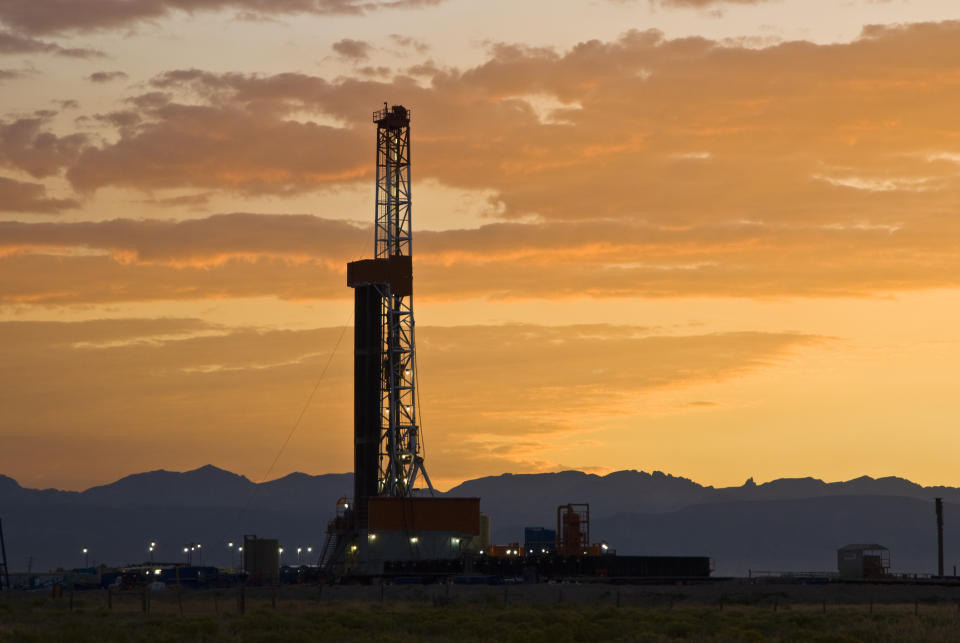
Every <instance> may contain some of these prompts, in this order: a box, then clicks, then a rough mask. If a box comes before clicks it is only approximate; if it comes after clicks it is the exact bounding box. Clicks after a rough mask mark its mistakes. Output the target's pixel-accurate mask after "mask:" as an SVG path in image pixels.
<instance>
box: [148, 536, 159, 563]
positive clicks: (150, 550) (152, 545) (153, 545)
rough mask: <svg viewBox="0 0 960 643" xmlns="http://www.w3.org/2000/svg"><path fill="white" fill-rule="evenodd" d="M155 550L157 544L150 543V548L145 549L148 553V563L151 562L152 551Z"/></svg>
mask: <svg viewBox="0 0 960 643" xmlns="http://www.w3.org/2000/svg"><path fill="white" fill-rule="evenodd" d="M156 548H157V543H155V542H153V541H150V547H148V548H147V551H148V552H150V562H151V563H152V562H153V550H154V549H156Z"/></svg>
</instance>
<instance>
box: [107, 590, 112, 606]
mask: <svg viewBox="0 0 960 643" xmlns="http://www.w3.org/2000/svg"><path fill="white" fill-rule="evenodd" d="M107 609H108V610H112V609H113V588H112V587H108V588H107Z"/></svg>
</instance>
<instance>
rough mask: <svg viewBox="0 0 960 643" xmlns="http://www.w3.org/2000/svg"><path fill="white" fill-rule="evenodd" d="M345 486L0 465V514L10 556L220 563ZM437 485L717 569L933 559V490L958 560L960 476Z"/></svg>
mask: <svg viewBox="0 0 960 643" xmlns="http://www.w3.org/2000/svg"><path fill="white" fill-rule="evenodd" d="M352 485H353V476H352V474H350V473H340V474H325V475H316V476H315V475H308V474H305V473H292V474H290V475H288V476H284V477H283V478H278V479H276V480H271V481H269V482H265V483H262V484H257V483H254V482H252V481H251V480H250V479H248V478H246V477H245V476H242V475H238V474H235V473H232V472H230V471H226V470H224V469H220V468H218V467H215V466H213V465H206V466H203V467H200V468H198V469H193V470H191V471H184V472H176V471H167V470H163V469H159V470H156V471H149V472H144V473H138V474H133V475H129V476H126V477H124V478H121V479H120V480H117V481H116V482H113V483H110V484H105V485H99V486H96V487H92V488H90V489H87V490H85V491H82V492H75V491H58V490H55V489H44V490H38V489H27V488H24V487H22V486H21V485H20V484H18V483H17V481H16V480H14V479H13V478H10V477H7V476H2V475H0V516H2V517H3V519H4V527H5V532H6V533H5V535H6V537H7V548H8V551H9V552H10V556H11V567H13V568H14V569H18V568H19V567H20V566H21V564H20V563H19V562H18V561H22V560H25V557H26V556H32V557H34V558H35V560H36V565H38V566H39V568H53V567H60V566H66V567H70V566H76V565H78V564H79V563H78V556H77V554H76V552H78V551H79V550H80V549H81V548H82V547H88V548H90V550H91V551H92V552H96V556H95V560H100V561H105V562H109V563H126V562H135V561H142V560H143V559H144V558H145V557H146V556H145V554H146V549H145V543H146V542H149V541H156V542H159V543H161V546H160V548H159V552H158V554H160V555H162V556H165V557H167V558H168V559H178V557H179V556H180V555H181V554H182V545H183V544H186V543H190V542H204V543H207V544H206V545H205V550H204V551H205V555H206V556H208V558H207V559H206V560H208V561H209V562H211V563H215V564H223V565H228V564H229V563H230V561H229V560H228V555H229V552H228V551H227V549H226V546H225V543H226V542H228V541H236V540H239V539H240V537H241V536H242V534H243V533H257V534H259V535H265V536H272V537H277V538H280V539H281V542H283V543H286V544H287V545H288V546H289V547H290V548H292V549H291V550H292V551H295V548H296V547H297V546H302V547H303V548H304V551H305V550H306V547H308V546H313V547H318V546H319V545H320V543H321V542H322V536H323V533H324V529H325V526H326V521H327V520H328V519H329V518H330V517H331V514H332V511H333V507H334V504H335V502H336V500H337V498H339V497H341V496H349V495H350V494H351V493H352ZM444 495H449V496H479V497H480V498H481V499H482V500H481V510H482V511H484V512H485V513H487V514H489V515H490V516H491V518H492V523H493V535H494V539H495V540H497V541H498V542H502V543H506V542H517V541H520V540H521V539H522V536H521V534H522V529H523V527H525V526H546V527H553V526H554V523H555V521H556V507H557V505H559V504H566V503H568V502H587V503H590V508H591V518H592V529H591V535H592V536H593V538H594V540H606V541H608V542H610V543H611V545H612V546H614V547H615V548H616V549H617V550H618V551H620V552H621V553H641V554H642V553H649V554H654V553H655V554H688V555H707V556H711V557H712V558H714V560H715V562H716V565H717V570H718V573H726V574H741V573H742V574H745V573H746V571H747V570H748V569H759V568H771V567H773V568H777V569H794V570H801V569H812V568H817V569H821V568H824V566H826V568H832V567H833V566H834V565H835V550H836V548H837V547H840V546H842V545H844V544H847V543H848V542H855V541H864V542H866V541H877V542H881V543H883V544H886V545H887V546H889V547H890V548H891V550H892V559H893V565H894V568H895V569H900V570H902V571H930V562H929V561H930V559H931V553H932V551H933V550H932V545H931V544H930V543H931V541H933V542H935V534H934V532H933V524H934V522H933V521H934V518H933V509H932V499H933V498H934V497H942V498H944V500H945V501H946V503H947V508H946V536H947V538H946V542H947V543H948V547H947V549H948V551H947V560H948V561H949V560H951V558H952V559H954V560H958V561H960V549H958V551H956V552H952V551H950V543H953V542H957V543H960V529H958V528H955V527H954V525H955V524H956V525H960V489H958V488H955V487H945V486H935V487H924V486H921V485H918V484H916V483H914V482H911V481H909V480H906V479H903V478H898V477H892V476H891V477H883V478H871V477H869V476H861V477H859V478H854V479H852V480H848V481H844V482H824V481H822V480H819V479H816V478H811V477H807V478H782V479H778V480H772V481H770V482H765V483H763V484H756V483H755V482H754V481H753V479H748V480H747V481H746V482H745V483H744V484H743V485H741V486H739V487H722V488H714V487H712V486H704V485H700V484H698V483H696V482H694V481H692V480H690V479H688V478H684V477H679V476H673V475H669V474H666V473H663V472H660V471H654V472H652V473H647V472H644V471H636V470H625V471H616V472H613V473H610V474H607V475H596V474H589V473H583V472H580V471H561V472H557V473H538V474H502V475H498V476H486V477H482V478H477V479H474V480H467V481H465V482H463V483H461V484H459V485H457V486H456V487H454V488H452V489H450V490H449V491H448V492H446V494H444ZM211 543H216V544H211ZM934 560H935V558H934ZM287 562H294V561H290V560H288V561H287ZM301 562H308V561H306V560H303V561H301ZM949 564H950V565H952V563H949Z"/></svg>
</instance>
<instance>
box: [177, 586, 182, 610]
mask: <svg viewBox="0 0 960 643" xmlns="http://www.w3.org/2000/svg"><path fill="white" fill-rule="evenodd" d="M177 605H178V606H179V607H180V616H183V590H181V589H180V588H179V587H177Z"/></svg>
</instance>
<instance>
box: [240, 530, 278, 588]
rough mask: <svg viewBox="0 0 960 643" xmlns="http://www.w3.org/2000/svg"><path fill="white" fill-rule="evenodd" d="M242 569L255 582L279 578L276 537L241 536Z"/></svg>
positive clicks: (273, 581) (274, 580) (266, 581)
mask: <svg viewBox="0 0 960 643" xmlns="http://www.w3.org/2000/svg"><path fill="white" fill-rule="evenodd" d="M243 569H244V571H245V572H246V573H247V577H248V578H249V579H250V580H251V581H253V582H255V583H275V582H277V580H278V579H279V578H280V543H279V541H277V539H276V538H257V537H256V536H253V535H249V536H246V535H245V536H244V537H243Z"/></svg>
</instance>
